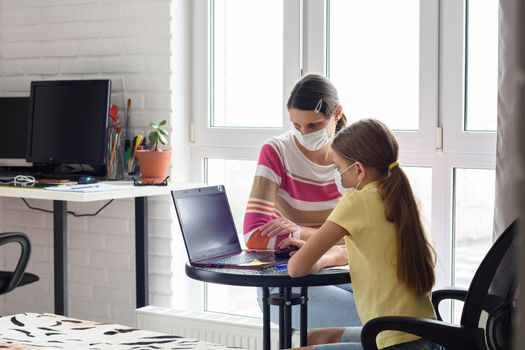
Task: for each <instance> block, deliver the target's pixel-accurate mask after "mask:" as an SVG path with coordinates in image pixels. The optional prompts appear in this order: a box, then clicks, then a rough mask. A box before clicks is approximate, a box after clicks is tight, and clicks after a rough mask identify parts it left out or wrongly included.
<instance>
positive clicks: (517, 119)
mask: <svg viewBox="0 0 525 350" xmlns="http://www.w3.org/2000/svg"><path fill="white" fill-rule="evenodd" d="M522 9H523V0H500V1H499V40H498V41H499V68H498V131H497V149H496V194H495V195H496V203H495V207H494V234H495V236H496V237H497V236H498V235H500V234H501V233H502V232H503V231H504V230H505V228H506V227H507V226H509V224H510V223H511V222H512V221H513V220H514V219H515V218H516V217H518V216H519V214H520V209H519V208H520V203H519V201H520V199H521V196H520V195H519V191H518V188H519V183H520V179H521V178H522V175H523V168H522V166H521V163H520V162H521V152H522V151H521V149H522V148H521V147H522V145H520V139H521V138H522V137H521V135H523V134H520V133H519V132H518V131H519V130H521V120H522V119H523V118H522V112H520V108H521V103H523V95H522V91H521V86H522V85H523V79H524V78H523V66H522V64H521V63H522V61H523V52H522V51H521V50H520V45H522V44H523V43H522V42H523V40H524V39H523V30H520V25H522V24H523V23H522V21H523V20H524V19H523V16H522ZM520 14H521V15H520ZM520 37H521V38H520Z"/></svg>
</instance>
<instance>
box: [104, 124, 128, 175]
mask: <svg viewBox="0 0 525 350" xmlns="http://www.w3.org/2000/svg"><path fill="white" fill-rule="evenodd" d="M108 139H109V140H108V148H107V169H106V170H107V172H106V173H107V174H106V177H107V179H108V180H122V179H123V178H124V150H123V149H122V128H121V127H120V126H118V125H112V126H110V127H109V129H108Z"/></svg>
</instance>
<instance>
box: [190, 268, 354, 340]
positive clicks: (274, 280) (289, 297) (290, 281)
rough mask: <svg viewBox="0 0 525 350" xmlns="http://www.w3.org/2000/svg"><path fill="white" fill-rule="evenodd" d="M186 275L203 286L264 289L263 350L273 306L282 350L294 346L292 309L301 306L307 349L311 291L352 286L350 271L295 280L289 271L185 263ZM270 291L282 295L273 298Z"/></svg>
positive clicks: (331, 271)
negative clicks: (294, 289)
mask: <svg viewBox="0 0 525 350" xmlns="http://www.w3.org/2000/svg"><path fill="white" fill-rule="evenodd" d="M186 275H187V276H188V277H190V278H193V279H195V280H198V281H202V282H210V283H218V284H227V285H231V286H243V287H262V290H263V297H262V304H263V310H262V311H263V349H265V350H270V340H271V339H270V305H278V306H279V348H280V349H286V348H290V347H291V346H292V329H291V328H292V327H291V325H292V305H297V304H300V305H301V310H300V315H301V322H300V325H301V326H300V327H301V329H300V339H301V346H305V345H306V331H307V329H308V326H307V302H308V287H316V286H326V285H334V284H343V283H350V274H349V273H348V269H346V268H340V269H334V268H330V269H323V270H321V271H319V272H317V273H314V274H311V275H307V276H303V277H297V278H292V277H290V276H288V271H287V270H286V269H277V268H268V269H264V270H245V269H225V268H205V267H195V266H191V265H190V264H188V263H186ZM270 287H278V288H279V293H272V294H270V289H269V288H270ZM292 287H301V293H300V294H292Z"/></svg>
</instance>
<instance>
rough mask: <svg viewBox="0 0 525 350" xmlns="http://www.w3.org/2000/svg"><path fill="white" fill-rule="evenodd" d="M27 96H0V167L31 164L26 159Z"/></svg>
mask: <svg viewBox="0 0 525 350" xmlns="http://www.w3.org/2000/svg"><path fill="white" fill-rule="evenodd" d="M28 116H29V97H0V129H1V130H2V133H1V135H0V167H18V166H31V165H32V164H31V163H29V162H27V161H26V137H27V120H28Z"/></svg>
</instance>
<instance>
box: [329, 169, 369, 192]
mask: <svg viewBox="0 0 525 350" xmlns="http://www.w3.org/2000/svg"><path fill="white" fill-rule="evenodd" d="M356 164H357V163H356V162H354V163H352V165H350V166H349V167H347V168H346V169H345V170H343V171H339V170H337V169H335V171H334V182H335V185H336V186H337V190H338V191H339V193H341V194H342V195H344V194H346V193H349V192H355V191H357V190H358V189H359V185H360V184H361V181H362V180H360V181H359V182H358V183H357V186H356V187H345V186H344V185H343V179H342V175H343V174H344V173H345V172H346V171H348V170H350V168H352V167H353V166H354V165H356Z"/></svg>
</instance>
